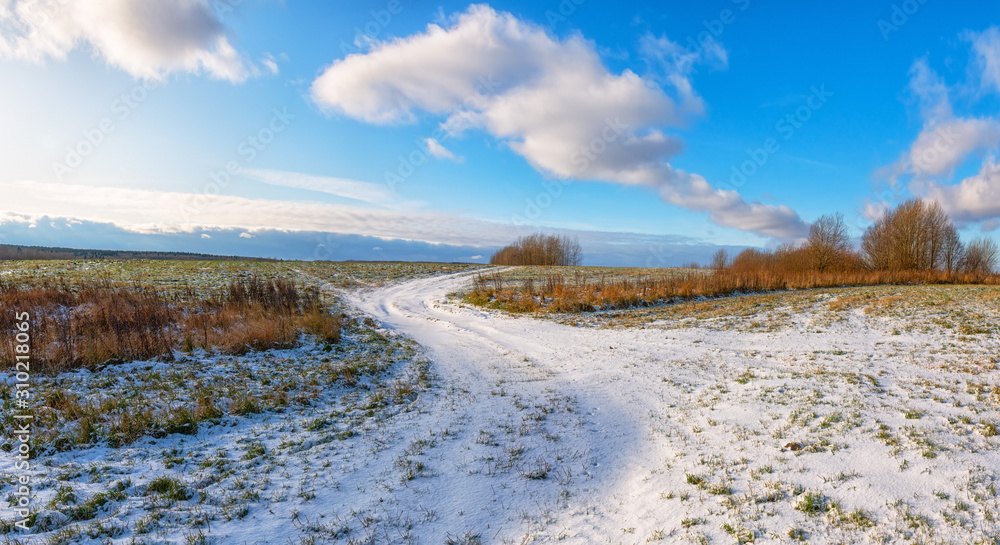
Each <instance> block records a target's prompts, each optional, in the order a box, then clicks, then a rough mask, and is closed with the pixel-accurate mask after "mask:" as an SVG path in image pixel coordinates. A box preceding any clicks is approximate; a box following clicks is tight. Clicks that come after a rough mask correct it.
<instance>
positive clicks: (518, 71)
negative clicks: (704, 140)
mask: <svg viewBox="0 0 1000 545" xmlns="http://www.w3.org/2000/svg"><path fill="white" fill-rule="evenodd" d="M642 48H643V50H644V52H646V53H649V54H652V53H654V52H656V53H657V55H656V59H655V60H657V61H658V62H660V63H663V62H665V60H666V59H669V60H670V61H669V62H673V63H674V64H673V65H672V66H670V67H669V68H668V69H663V70H660V73H661V74H662V78H657V80H659V81H660V82H661V83H662V84H658V83H657V81H654V80H653V79H651V78H645V77H640V76H639V75H637V74H635V73H633V72H631V71H629V70H626V71H624V72H623V73H621V74H613V73H611V72H609V71H608V69H607V68H606V67H605V66H604V64H603V62H602V61H601V58H600V56H599V55H598V53H597V52H596V50H595V48H594V46H593V44H591V43H590V42H588V41H587V40H585V39H584V38H583V37H582V36H579V35H575V36H571V37H569V38H566V39H563V40H558V39H556V38H554V37H552V36H550V35H549V34H548V33H546V32H545V30H543V29H542V28H540V27H538V26H536V25H533V24H531V23H527V22H524V21H521V20H519V19H517V18H516V17H514V16H513V15H511V14H509V13H502V12H497V11H495V10H493V9H491V8H490V7H488V6H484V5H474V6H471V7H470V8H469V9H468V10H467V11H466V12H464V13H461V14H459V15H458V16H457V17H456V18H454V20H453V21H452V24H451V26H449V27H447V28H444V27H442V26H439V25H434V24H432V25H429V26H428V27H427V30H426V31H425V32H423V33H418V34H415V35H412V36H410V37H407V38H402V39H396V40H392V41H388V42H382V43H374V44H373V45H372V48H371V50H370V51H368V52H366V53H357V54H353V55H349V56H348V57H346V58H344V59H341V60H338V61H335V62H334V63H333V64H332V65H331V66H329V67H328V68H327V69H326V70H325V71H324V72H323V73H322V74H321V75H320V76H319V77H318V78H317V79H316V81H315V82H314V83H313V87H312V95H313V98H314V100H315V101H316V102H317V103H318V104H319V105H321V106H322V107H323V108H325V109H327V110H329V111H331V112H336V113H340V114H344V115H348V116H350V117H353V118H356V119H360V120H363V121H367V122H371V123H399V122H408V121H413V120H415V119H416V118H417V116H418V115H419V114H420V113H421V112H427V113H430V114H433V115H436V116H439V117H444V121H443V123H442V126H443V127H444V128H445V129H446V130H447V131H449V132H450V133H451V134H452V135H457V134H460V133H462V132H463V131H466V130H469V129H484V130H486V131H487V132H489V133H490V134H492V135H493V136H495V137H497V138H499V139H501V140H502V141H504V142H505V143H506V144H507V145H508V146H509V147H510V148H511V149H512V150H513V151H515V152H516V153H518V154H520V155H521V156H523V157H524V158H525V159H526V160H528V161H529V162H530V163H531V164H532V165H533V166H534V167H535V168H536V169H538V170H539V171H541V172H543V173H545V174H547V175H550V176H553V177H559V178H573V179H580V180H599V181H606V182H614V183H620V184H628V185H645V186H649V187H651V188H654V189H655V190H657V191H658V192H659V193H660V195H661V196H662V197H663V198H664V200H666V201H667V202H670V203H673V204H676V205H679V206H683V207H686V208H691V209H694V210H699V211H705V212H708V213H709V214H710V217H711V219H712V221H714V222H716V223H718V224H720V225H726V226H729V227H736V228H739V229H745V230H748V231H753V232H757V233H759V234H763V235H766V236H780V237H795V236H799V235H801V234H803V232H804V231H805V228H806V224H805V223H804V222H802V220H801V219H800V218H799V217H798V215H797V214H795V213H794V212H792V211H791V210H790V209H788V208H787V207H775V206H771V205H764V204H756V203H755V204H751V203H747V202H745V201H744V200H743V199H742V198H741V197H740V196H739V195H738V194H737V193H735V192H732V191H728V192H727V191H718V190H715V189H714V188H711V186H708V185H707V182H705V181H704V179H703V178H700V177H696V176H692V175H688V174H685V173H681V172H679V171H675V170H674V169H673V168H672V167H671V166H670V164H669V162H668V161H669V160H670V159H671V158H673V157H675V156H676V155H677V154H678V153H680V152H681V151H682V149H683V147H684V144H683V142H682V140H680V139H679V138H678V137H677V136H675V135H672V134H669V133H668V131H669V129H672V128H678V127H682V126H684V124H685V123H686V122H687V121H688V120H689V119H691V118H692V117H695V116H697V115H699V114H701V113H702V112H703V110H704V105H703V103H702V100H701V98H700V97H699V96H698V95H697V94H696V93H695V92H694V90H693V87H692V85H691V82H690V80H689V77H688V76H689V73H690V70H691V66H692V64H693V63H694V62H695V61H697V60H699V59H698V58H694V57H699V55H694V54H690V53H684V54H679V55H675V54H673V53H677V52H682V51H683V50H682V49H680V48H679V47H677V45H676V44H674V43H673V42H670V41H669V40H667V39H666V38H658V39H652V38H649V39H644V41H643V44H642ZM706 51H708V53H705V54H702V56H704V57H706V58H705V59H703V60H706V61H709V62H712V63H713V64H715V65H716V66H718V65H724V64H725V53H724V50H723V49H722V48H721V47H713V48H707V49H706ZM692 55H694V57H692ZM692 184H695V185H692ZM758 226H766V227H764V228H763V229H761V228H759V227H758Z"/></svg>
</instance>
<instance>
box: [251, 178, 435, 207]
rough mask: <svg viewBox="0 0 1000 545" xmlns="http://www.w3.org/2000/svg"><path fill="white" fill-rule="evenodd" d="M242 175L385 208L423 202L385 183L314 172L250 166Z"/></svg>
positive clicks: (410, 205) (275, 184) (413, 205)
mask: <svg viewBox="0 0 1000 545" xmlns="http://www.w3.org/2000/svg"><path fill="white" fill-rule="evenodd" d="M242 173H243V175H245V176H247V177H248V178H252V179H254V180H257V181H260V182H264V183H266V184H268V185H274V186H280V187H291V188H295V189H307V190H309V191H318V192H320V193H327V194H329V195H336V196H338V197H343V198H346V199H352V200H356V201H362V202H366V203H370V204H375V205H378V206H380V207H385V208H405V207H415V206H418V205H420V204H421V203H415V202H400V201H399V198H398V196H397V195H396V194H395V193H393V192H392V191H390V190H389V188H388V187H386V185H385V184H375V183H371V182H361V181H358V180H349V179H345V178H333V177H329V176H312V175H309V174H301V173H298V172H285V171H280V170H266V169H248V170H244V171H243V172H242Z"/></svg>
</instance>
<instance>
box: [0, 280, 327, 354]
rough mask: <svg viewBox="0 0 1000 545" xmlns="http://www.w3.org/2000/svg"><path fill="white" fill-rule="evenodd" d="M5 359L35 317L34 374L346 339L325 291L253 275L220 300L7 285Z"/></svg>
mask: <svg viewBox="0 0 1000 545" xmlns="http://www.w3.org/2000/svg"><path fill="white" fill-rule="evenodd" d="M0 308H3V309H5V310H11V311H12V312H4V313H2V314H0V331H5V332H9V334H7V335H5V336H4V339H3V340H2V341H0V361H2V362H6V363H10V362H13V361H14V343H15V340H14V334H13V331H14V327H15V324H14V317H15V312H14V311H16V312H29V313H30V314H31V324H32V329H31V354H32V368H33V369H35V370H41V371H47V372H59V371H63V370H69V369H76V368H81V367H91V366H94V365H97V364H101V363H104V362H107V361H114V360H121V361H131V360H137V359H147V358H153V357H156V356H167V357H170V356H171V355H172V353H173V351H174V350H177V349H181V350H185V351H191V350H194V349H195V348H198V347H200V348H204V349H206V350H217V351H220V352H223V353H228V354H241V353H245V352H247V351H249V350H252V349H255V350H264V349H268V348H290V347H292V346H295V344H296V343H297V341H298V339H299V335H300V334H302V333H310V334H313V335H316V336H317V337H319V338H320V339H321V340H322V341H324V342H337V341H338V340H339V338H340V322H339V317H337V316H334V315H332V314H330V313H329V312H328V311H327V310H326V308H325V307H324V305H323V304H322V302H321V300H320V297H319V295H318V293H317V292H316V291H315V290H312V289H306V290H299V289H298V288H296V286H295V284H294V283H292V282H290V281H288V280H284V279H274V280H261V279H260V278H258V277H256V276H254V277H251V278H249V279H246V280H241V281H236V282H233V283H231V284H230V285H229V286H228V287H227V288H225V289H223V290H220V291H219V292H218V293H217V294H216V295H215V296H213V297H209V298H197V297H195V295H194V291H193V290H192V289H190V288H189V289H187V290H185V291H183V292H173V293H164V292H159V291H155V290H153V289H150V288H147V287H142V286H132V287H120V286H113V285H111V284H110V283H107V282H105V283H90V284H86V285H80V286H57V287H56V286H40V287H30V288H19V287H17V286H15V285H9V284H8V285H0Z"/></svg>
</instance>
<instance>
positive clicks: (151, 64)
mask: <svg viewBox="0 0 1000 545" xmlns="http://www.w3.org/2000/svg"><path fill="white" fill-rule="evenodd" d="M81 47H89V48H90V50H91V51H92V52H93V54H94V55H95V56H100V57H103V58H104V59H105V60H106V61H107V63H108V64H110V65H113V66H116V67H118V68H121V69H122V70H125V71H126V72H128V73H129V74H131V75H132V76H135V77H142V78H151V79H158V78H162V77H163V76H164V75H166V74H167V73H170V72H174V71H186V72H201V71H204V72H207V73H208V74H209V75H211V76H212V77H215V78H219V79H226V80H230V81H241V80H243V79H245V78H246V77H247V75H248V74H249V73H250V72H251V71H253V68H252V67H251V66H250V65H249V64H248V63H246V62H245V61H244V59H243V58H242V57H241V56H240V54H239V53H238V52H237V51H236V50H235V49H234V48H233V46H232V45H231V44H230V43H229V39H228V37H227V35H226V31H225V29H224V28H223V26H222V24H221V22H220V21H219V19H218V17H217V16H216V14H215V13H214V12H213V11H212V10H211V9H210V6H209V4H208V0H170V1H163V0H3V1H0V58H15V59H23V60H31V61H36V62H40V61H42V60H44V59H46V58H48V57H52V58H57V59H62V58H65V57H66V55H67V54H68V53H69V52H70V51H72V50H73V49H76V48H81Z"/></svg>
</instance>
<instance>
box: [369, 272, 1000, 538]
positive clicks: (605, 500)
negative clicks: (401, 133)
mask: <svg viewBox="0 0 1000 545" xmlns="http://www.w3.org/2000/svg"><path fill="white" fill-rule="evenodd" d="M468 280H469V274H468V273H463V274H457V275H449V276H440V277H434V278H429V279H421V280H415V281H411V282H407V283H403V284H398V285H394V286H389V287H385V288H380V289H377V290H374V291H367V292H362V293H356V294H354V295H352V296H351V297H352V298H353V301H354V303H355V304H356V305H357V306H358V307H359V308H360V309H362V310H363V311H365V312H366V313H368V314H370V315H372V316H374V317H376V318H377V319H378V320H380V321H382V322H383V323H384V324H385V325H386V326H388V327H390V328H392V329H395V330H397V331H399V332H402V333H404V334H406V335H409V336H411V337H412V338H413V339H414V340H416V341H417V342H418V343H419V344H421V345H422V346H423V347H425V349H426V350H427V352H428V356H429V358H430V359H431V361H432V362H433V366H432V369H433V371H434V373H435V375H436V377H437V380H438V384H440V385H441V386H442V388H443V389H444V390H443V391H439V392H438V396H437V398H436V399H435V401H433V402H432V403H431V404H429V405H428V406H427V407H424V408H423V409H422V410H423V412H424V415H423V417H422V418H421V419H418V420H415V421H414V422H412V423H411V424H410V425H411V426H412V425H418V426H419V425H426V426H430V427H435V426H436V427H438V428H440V427H447V428H449V430H450V433H451V437H452V439H451V440H449V441H445V442H442V444H441V445H439V446H437V447H435V448H434V449H431V450H428V451H427V454H426V455H427V463H428V465H429V466H430V467H431V469H430V471H429V472H428V477H427V478H426V479H420V478H418V479H415V480H414V481H413V484H412V485H410V488H411V493H412V494H413V497H412V498H411V501H413V502H416V503H417V504H419V505H421V507H422V508H424V509H427V508H430V509H433V510H435V512H436V514H437V515H438V517H437V519H436V522H435V523H434V524H428V525H425V526H424V527H423V529H422V530H421V531H419V532H418V534H421V535H423V536H424V537H426V539H427V542H440V540H441V539H443V538H446V537H447V536H452V537H453V538H454V537H456V536H462V535H468V536H474V535H480V536H481V538H482V540H483V542H500V541H506V542H515V543H519V542H522V540H523V539H525V538H528V539H532V540H533V539H543V540H548V539H559V540H566V541H568V542H579V543H596V542H608V541H609V540H611V542H623V543H642V542H645V541H647V540H658V539H666V540H669V541H684V542H688V541H690V542H703V541H704V542H709V541H712V540H725V541H727V542H728V541H732V540H734V539H735V540H736V541H741V540H742V541H744V542H746V541H750V540H751V539H754V540H756V542H758V543H760V542H768V541H771V540H774V542H782V541H787V540H788V539H789V538H796V539H797V538H798V537H801V536H809V538H810V542H818V543H823V542H839V541H844V540H847V541H853V540H858V539H865V540H874V541H876V542H882V541H885V540H889V541H892V540H894V539H896V538H903V539H904V540H905V539H913V538H915V537H918V536H927V535H934V536H936V537H938V538H944V539H946V540H947V539H948V538H949V537H953V538H955V539H958V540H959V541H961V540H964V539H967V538H969V536H970V535H981V536H995V535H996V534H995V532H996V526H995V524H996V523H995V522H991V521H989V520H988V519H989V515H985V513H986V511H988V510H989V509H993V508H995V505H994V504H995V503H996V495H995V494H993V495H992V496H990V495H989V494H986V495H983V494H979V495H976V494H977V493H969V492H968V490H971V489H973V488H976V487H977V486H987V485H983V483H984V482H986V481H989V482H992V481H991V479H995V477H996V475H995V474H996V472H995V468H996V464H997V462H998V461H1000V460H998V456H997V455H996V454H995V452H991V449H993V450H995V442H996V441H995V438H989V437H983V436H980V435H977V434H975V433H973V434H972V435H968V432H965V431H954V430H947V429H946V428H947V426H945V428H942V427H941V426H940V424H941V422H939V421H938V420H939V419H942V421H943V416H935V417H933V418H930V419H925V420H919V417H918V418H917V419H913V418H911V416H912V414H916V413H921V411H924V412H926V413H928V414H931V413H934V412H936V413H939V414H941V413H948V412H953V411H952V409H953V407H957V406H960V405H961V403H962V402H963V400H959V399H958V398H960V397H963V396H962V392H961V387H956V388H952V387H950V386H948V385H947V383H948V382H954V383H955V384H956V385H957V384H959V382H960V380H961V379H962V378H964V377H967V375H962V374H956V375H954V376H952V374H946V373H944V372H943V371H941V370H940V369H939V367H940V366H939V365H938V362H937V361H935V359H934V358H935V357H939V356H934V354H935V353H939V350H937V349H936V347H937V346H938V345H940V344H941V343H942V342H943V341H941V340H940V339H936V338H932V337H924V336H920V335H914V336H909V335H905V336H895V337H889V336H888V335H889V334H888V333H887V331H889V330H891V329H892V324H891V323H889V322H886V321H884V320H881V321H880V320H879V319H873V318H870V317H868V316H866V315H865V314H864V313H862V312H853V311H852V312H847V313H845V314H838V315H836V319H834V320H831V319H830V316H829V315H827V314H825V312H826V310H825V309H826V306H825V303H822V304H821V308H820V309H819V310H818V311H817V313H816V314H815V315H814V314H813V313H805V314H803V315H799V316H796V317H794V318H793V319H792V321H791V322H789V323H788V324H787V326H786V327H782V328H778V330H777V331H767V330H762V331H758V332H753V331H751V332H747V331H745V330H744V331H720V330H719V329H717V328H711V329H706V328H703V327H685V328H671V327H666V328H664V327H658V326H656V325H655V324H654V325H652V326H650V327H636V328H627V329H595V328H590V327H573V326H568V325H562V324H558V323H555V322H552V321H547V320H538V319H534V318H530V317H513V316H510V315H506V314H503V313H498V312H490V311H483V310H481V309H476V308H470V307H468V306H466V305H462V304H460V303H456V302H454V301H450V302H449V301H447V295H448V294H449V293H452V292H456V291H459V290H460V289H462V288H463V287H464V286H465V285H466V283H467V282H468ZM831 297H832V296H831ZM994 374H995V373H994ZM939 381H943V382H939ZM929 384H934V385H935V386H931V387H930V388H932V389H933V388H942V389H943V390H942V393H941V394H940V395H937V396H928V395H927V390H926V389H927V388H928V387H929V386H928V385H929ZM920 389H924V391H923V392H921V393H920V394H917V391H918V390H920ZM949 395H951V396H954V400H953V401H949V403H950V405H949V406H947V407H948V408H947V409H945V408H944V406H942V405H941V404H940V403H944V401H941V400H942V399H951V398H949V397H948V396H949ZM928 397H933V398H935V400H936V401H940V403H933V402H929V401H928ZM911 408H912V409H913V410H915V411H916V413H912V412H909V411H911ZM973 412H975V411H973ZM921 414H923V413H921ZM904 415H905V416H904ZM950 421H951V422H954V421H955V418H954V417H953V418H951V419H950ZM421 423H422V424H421ZM972 426H974V421H973V423H972ZM972 429H973V428H972V427H970V430H972ZM410 431H411V432H416V431H417V430H413V429H411V430H410ZM793 442H796V443H798V444H800V445H802V446H803V450H798V445H796V448H795V449H794V450H793V449H789V448H786V446H788V444H789V443H793ZM958 444H961V446H960V447H959V448H953V445H958ZM928 445H930V446H928ZM939 454H941V456H940V457H939ZM991 468H992V469H991ZM991 490H995V487H994V488H992V489H991ZM932 492H933V493H934V495H932ZM959 496H961V497H963V498H967V499H963V500H958V499H957V498H958V497H959ZM810 498H813V499H817V501H818V507H816V509H815V510H814V509H813V508H812V507H810V505H812V504H811V503H810V502H811V501H812V500H811V499H810ZM943 498H949V499H950V500H951V501H952V502H953V503H954V502H957V503H955V504H956V505H958V507H959V508H960V509H966V508H968V507H969V505H970V502H972V501H975V502H976V506H977V508H974V509H972V510H971V511H968V512H967V513H966V514H964V515H963V514H960V515H957V516H959V517H960V518H961V517H962V516H967V518H968V520H967V523H961V522H960V523H955V522H954V521H955V520H957V519H955V518H954V517H952V518H950V519H949V516H946V515H942V517H943V518H944V519H945V520H946V521H947V522H948V524H946V525H940V524H938V522H940V519H938V520H933V519H932V518H926V520H925V519H922V518H920V517H922V516H925V515H922V514H921V515H918V514H917V513H927V514H928V515H930V514H931V513H935V514H937V513H945V512H946V511H947V509H948V507H947V502H948V500H943V501H942V499H943ZM399 499H400V500H403V501H402V502H401V503H403V504H406V503H408V502H407V501H406V500H405V499H403V498H399ZM803 502H805V503H803ZM938 503H940V505H938ZM804 505H805V507H803V506H804ZM426 506H433V507H426ZM977 509H982V510H981V511H977ZM813 511H815V512H813ZM984 515H985V516H986V517H987V520H985V521H984V520H983V519H982V518H981V517H982V516H984ZM932 516H933V515H932ZM934 518H936V517H934ZM914 520H916V522H914ZM963 524H964V525H965V526H964V527H963ZM975 524H979V525H980V528H981V530H977V531H972V530H971V528H972V527H973V525H975ZM463 532H466V534H463ZM969 532H972V533H971V534H970V533H969ZM980 532H981V533H980ZM862 536H864V537H863V538H862ZM906 536H910V537H906Z"/></svg>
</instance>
